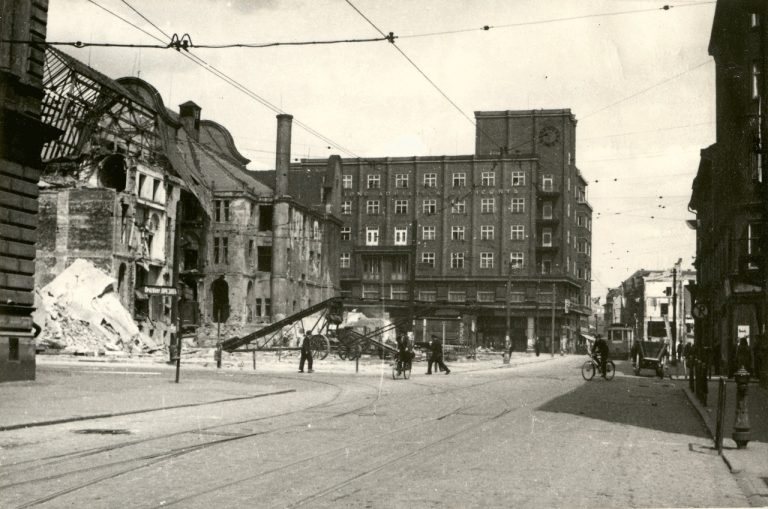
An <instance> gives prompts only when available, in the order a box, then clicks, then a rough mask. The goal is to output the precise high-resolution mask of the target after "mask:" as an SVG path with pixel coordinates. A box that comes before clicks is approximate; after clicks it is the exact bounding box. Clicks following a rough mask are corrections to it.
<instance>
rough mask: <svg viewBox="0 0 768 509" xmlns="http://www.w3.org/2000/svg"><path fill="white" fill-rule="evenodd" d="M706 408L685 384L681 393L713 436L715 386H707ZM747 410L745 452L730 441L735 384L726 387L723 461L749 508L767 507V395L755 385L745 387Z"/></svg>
mask: <svg viewBox="0 0 768 509" xmlns="http://www.w3.org/2000/svg"><path fill="white" fill-rule="evenodd" d="M708 388H709V394H708V395H707V406H706V407H705V406H703V405H702V404H701V403H700V402H699V400H698V399H697V398H696V396H695V395H694V394H693V393H692V392H691V391H690V389H689V387H688V382H685V393H686V395H687V396H688V399H689V400H690V401H691V403H692V404H693V405H694V407H696V410H697V411H698V412H699V414H700V415H701V418H702V419H703V421H704V424H705V425H706V427H707V429H708V430H709V433H710V436H712V437H713V445H714V436H715V429H716V420H717V393H718V382H717V380H716V379H714V378H713V379H712V380H711V381H710V382H709V384H708ZM747 409H748V412H749V424H750V428H751V440H750V442H749V444H748V445H747V447H746V448H745V449H738V448H737V447H736V442H734V441H733V439H732V438H731V437H732V433H733V423H734V420H735V415H736V383H735V382H734V381H733V380H728V381H727V383H726V404H725V417H724V419H723V428H724V432H723V437H724V439H723V460H724V461H725V462H726V464H727V465H728V468H730V470H731V472H732V473H733V474H734V475H735V476H736V478H737V480H738V482H739V484H740V485H741V487H742V489H743V490H744V492H745V494H746V495H747V496H748V497H749V499H750V502H751V503H752V504H753V505H756V506H760V507H764V506H768V391H766V390H765V389H763V388H761V387H759V386H758V385H757V384H756V383H750V384H749V391H748V394H747Z"/></svg>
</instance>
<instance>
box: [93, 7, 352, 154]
mask: <svg viewBox="0 0 768 509" xmlns="http://www.w3.org/2000/svg"><path fill="white" fill-rule="evenodd" d="M87 1H88V2H89V3H91V4H93V5H95V6H97V7H99V8H100V9H102V10H104V11H106V12H107V13H109V14H110V15H112V16H114V17H116V18H118V19H119V20H121V21H123V22H125V23H127V24H129V25H131V26H132V27H134V28H136V29H137V30H139V31H141V32H143V33H144V34H146V35H148V36H150V37H152V38H153V39H155V40H156V41H158V42H161V43H162V42H165V41H163V40H162V39H160V38H159V37H158V36H156V35H154V34H152V33H150V32H148V31H147V30H144V29H143V28H141V27H140V26H138V25H136V24H135V23H133V22H132V21H130V20H128V19H126V18H124V17H122V16H120V15H119V14H117V13H116V12H114V11H112V10H110V9H108V8H106V7H104V6H102V5H100V4H99V3H98V2H96V1H95V0H87ZM123 3H125V4H126V5H128V6H129V7H130V8H131V9H132V10H133V11H134V12H137V13H138V11H137V10H136V9H135V8H134V7H132V6H131V5H130V4H128V3H127V2H125V0H123ZM139 15H140V16H141V17H142V19H144V20H145V21H147V22H148V23H150V24H151V25H152V26H153V27H155V29H157V30H158V31H159V32H160V33H162V34H163V35H164V36H165V37H167V38H168V39H171V37H170V36H169V35H168V34H167V33H166V32H165V31H164V30H162V29H161V28H159V27H158V26H157V25H155V24H154V23H152V22H151V21H149V20H148V19H147V18H146V16H143V15H141V14H139ZM179 53H180V54H181V55H183V56H184V57H185V58H187V59H189V60H191V61H192V62H193V63H195V64H196V65H198V66H199V67H202V68H203V69H205V70H206V71H208V72H209V73H211V74H213V75H214V76H216V77H217V78H219V79H221V80H223V81H224V82H226V83H227V84H229V85H231V86H233V87H235V88H236V89H238V90H239V91H241V92H243V93H244V94H245V95H247V96H248V97H250V98H251V99H253V100H255V101H256V102H258V103H259V104H261V105H262V106H265V107H266V108H268V109H270V110H272V111H273V112H275V113H279V114H285V113H286V112H285V111H283V110H282V109H281V108H279V107H277V106H275V105H274V104H272V103H271V102H269V101H268V100H267V99H264V98H263V97H261V96H260V95H258V94H257V93H256V92H254V91H252V90H251V89H249V88H248V87H246V86H245V85H243V84H241V83H239V82H238V81H236V80H235V79H234V78H232V77H230V76H228V75H227V74H226V73H224V72H223V71H221V70H219V69H217V68H216V67H214V66H212V65H210V64H209V63H208V62H206V61H205V60H203V59H202V58H200V57H198V56H197V55H194V54H193V53H191V52H190V51H188V50H187V51H180V52H179ZM293 122H294V123H295V124H296V125H298V126H299V127H301V128H302V129H304V130H305V131H307V132H308V133H310V134H311V135H313V136H316V137H317V138H319V139H321V140H323V141H324V142H326V143H327V144H328V145H331V146H334V147H336V148H337V149H339V150H340V151H342V152H344V153H346V154H348V155H350V156H352V157H359V156H358V155H357V154H355V153H354V152H353V151H351V150H349V149H346V148H345V147H344V146H343V145H341V144H339V143H336V142H335V141H333V140H332V139H330V138H328V137H327V136H325V135H323V134H322V133H320V132H319V131H317V130H315V129H313V128H312V127H310V126H308V125H307V124H305V123H303V122H301V121H299V120H298V119H294V121H293Z"/></svg>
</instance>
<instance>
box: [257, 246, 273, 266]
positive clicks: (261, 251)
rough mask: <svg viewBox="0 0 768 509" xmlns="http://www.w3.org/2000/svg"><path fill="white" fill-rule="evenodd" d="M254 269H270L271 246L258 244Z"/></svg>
mask: <svg viewBox="0 0 768 509" xmlns="http://www.w3.org/2000/svg"><path fill="white" fill-rule="evenodd" d="M256 252H257V255H256V256H257V262H256V270H258V271H260V272H270V271H271V270H272V246H259V247H257V248H256Z"/></svg>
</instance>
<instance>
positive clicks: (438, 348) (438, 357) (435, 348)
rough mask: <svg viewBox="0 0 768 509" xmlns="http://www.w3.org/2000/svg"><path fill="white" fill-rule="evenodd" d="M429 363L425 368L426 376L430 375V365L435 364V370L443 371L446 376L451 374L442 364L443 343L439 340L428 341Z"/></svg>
mask: <svg viewBox="0 0 768 509" xmlns="http://www.w3.org/2000/svg"><path fill="white" fill-rule="evenodd" d="M430 352H431V356H430V361H429V366H428V367H427V374H428V375H431V374H432V363H433V362H434V363H435V366H436V369H439V370H441V371H445V374H446V375H449V374H451V370H450V369H448V366H446V365H445V363H443V343H442V341H440V340H439V339H436V338H432V341H430Z"/></svg>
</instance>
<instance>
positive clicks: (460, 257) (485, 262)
mask: <svg viewBox="0 0 768 509" xmlns="http://www.w3.org/2000/svg"><path fill="white" fill-rule="evenodd" d="M450 256H451V268H452V269H463V268H464V267H465V261H466V253H461V252H459V253H451V254H450ZM435 259H436V254H435V253H434V252H429V251H425V252H422V253H421V257H420V262H421V263H422V264H423V265H428V266H430V267H434V266H435ZM494 259H495V256H494V253H487V252H484V253H480V268H481V269H492V268H493V267H494ZM351 260H352V255H351V253H348V252H345V253H341V257H340V262H341V263H340V266H341V268H342V269H348V268H349V267H350V265H351ZM374 260H378V259H374ZM524 260H525V255H524V253H523V252H521V251H517V252H512V253H509V263H510V266H511V267H512V268H513V269H517V268H522V267H523V262H524ZM363 271H364V272H374V273H378V272H379V265H378V264H375V265H370V264H368V263H365V262H364V267H363Z"/></svg>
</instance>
